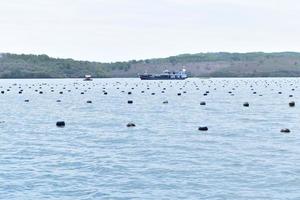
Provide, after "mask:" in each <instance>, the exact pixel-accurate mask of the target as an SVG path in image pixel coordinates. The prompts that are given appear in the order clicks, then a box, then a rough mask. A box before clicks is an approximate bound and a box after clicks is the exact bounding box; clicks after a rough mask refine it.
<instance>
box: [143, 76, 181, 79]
mask: <svg viewBox="0 0 300 200" xmlns="http://www.w3.org/2000/svg"><path fill="white" fill-rule="evenodd" d="M140 79H141V80H185V79H186V78H166V77H141V76H140Z"/></svg>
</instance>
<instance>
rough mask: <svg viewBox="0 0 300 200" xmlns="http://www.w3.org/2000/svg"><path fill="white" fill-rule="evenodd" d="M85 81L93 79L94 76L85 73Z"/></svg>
mask: <svg viewBox="0 0 300 200" xmlns="http://www.w3.org/2000/svg"><path fill="white" fill-rule="evenodd" d="M83 80H84V81H92V80H93V79H92V76H91V75H89V74H88V75H85V76H84V79H83Z"/></svg>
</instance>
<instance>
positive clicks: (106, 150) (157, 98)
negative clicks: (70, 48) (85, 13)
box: [0, 78, 300, 200]
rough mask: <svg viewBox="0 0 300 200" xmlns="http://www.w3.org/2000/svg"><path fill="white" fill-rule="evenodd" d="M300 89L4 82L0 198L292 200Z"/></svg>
mask: <svg viewBox="0 0 300 200" xmlns="http://www.w3.org/2000/svg"><path fill="white" fill-rule="evenodd" d="M299 86H300V79H299V78H207V79H201V78H188V79H186V80H164V81H161V80H156V81H142V80H139V79H137V78H131V79H127V78H123V79H93V81H83V80H82V79H1V80H0V91H1V93H0V199H5V200H7V199H14V200H19V199H20V200H23V199H24V200H35V199H38V200H41V199H48V200H74V199H83V200H88V199H113V200H127V199H141V200H147V199H155V200H158V199H208V200H227V199H229V200H252V199H255V200H262V199H270V200H299V199H300V102H299V98H300V88H299ZM88 101H91V102H90V103H87V102H88ZM128 101H132V103H128ZM293 101H294V102H295V106H292V107H291V106H289V103H290V102H293ZM201 102H202V104H204V103H203V102H205V105H200V103H201ZM246 102H247V103H249V107H245V106H244V105H243V104H244V103H246ZM58 121H64V122H65V126H64V127H58V126H56V123H57V122H58ZM128 123H133V124H134V125H135V126H132V127H127V124H128ZM199 127H202V128H203V127H206V128H207V129H208V130H207V131H201V130H199ZM282 129H289V130H290V132H289V133H286V132H281V130H282Z"/></svg>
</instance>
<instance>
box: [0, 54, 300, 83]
mask: <svg viewBox="0 0 300 200" xmlns="http://www.w3.org/2000/svg"><path fill="white" fill-rule="evenodd" d="M183 66H185V68H186V69H187V71H188V72H189V73H190V75H192V76H196V77H256V76H259V77H272V76H275V77H278V76H292V77H295V76H299V77H300V53H295V52H283V53H262V52H255V53H225V52H220V53H199V54H183V55H178V56H171V57H168V58H157V59H146V60H132V61H128V62H114V63H100V62H88V61H76V60H73V59H58V58H50V57H49V56H47V55H24V54H22V55H17V54H9V53H4V54H0V77H1V78H79V77H83V76H84V75H85V74H91V75H92V76H93V77H137V74H138V73H143V72H144V71H147V72H149V73H160V72H162V71H163V70H165V69H168V70H179V69H181V68H182V67H183Z"/></svg>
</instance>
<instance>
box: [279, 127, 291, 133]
mask: <svg viewBox="0 0 300 200" xmlns="http://www.w3.org/2000/svg"><path fill="white" fill-rule="evenodd" d="M280 132H281V133H290V132H291V131H290V129H288V128H284V129H281V130H280Z"/></svg>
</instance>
